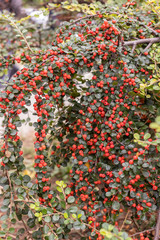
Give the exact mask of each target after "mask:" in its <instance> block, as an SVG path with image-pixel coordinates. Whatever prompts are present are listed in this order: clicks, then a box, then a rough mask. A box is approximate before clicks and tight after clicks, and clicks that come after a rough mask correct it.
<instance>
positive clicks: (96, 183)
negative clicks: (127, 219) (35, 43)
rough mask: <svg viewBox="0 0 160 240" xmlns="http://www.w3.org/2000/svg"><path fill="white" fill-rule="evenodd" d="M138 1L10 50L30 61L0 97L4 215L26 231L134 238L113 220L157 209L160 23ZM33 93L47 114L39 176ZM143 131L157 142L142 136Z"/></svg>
mask: <svg viewBox="0 0 160 240" xmlns="http://www.w3.org/2000/svg"><path fill="white" fill-rule="evenodd" d="M135 9H136V3H135V2H130V1H128V2H127V3H126V4H124V5H123V8H121V9H118V10H117V9H116V8H113V9H111V8H109V9H108V8H107V7H106V8H103V9H102V10H100V11H98V12H96V14H94V15H92V16H87V17H84V18H81V19H78V20H75V21H71V22H70V23H68V22H66V23H64V24H63V26H62V27H61V28H60V29H58V31H57V33H56V38H55V39H54V40H53V42H52V47H50V48H49V49H47V50H45V51H41V50H39V51H38V52H36V51H35V52H34V51H33V50H32V49H31V48H30V46H29V45H28V48H29V50H32V52H31V51H29V50H27V51H26V52H23V53H21V54H20V56H19V57H15V58H14V59H13V58H11V59H10V62H11V63H12V62H13V61H15V62H19V63H23V65H25V66H24V68H22V69H21V70H20V71H18V72H17V73H16V75H15V76H14V77H13V78H12V81H10V82H9V84H8V86H7V87H6V88H5V90H4V91H2V92H1V96H0V102H1V104H0V108H1V116H4V117H5V119H4V125H5V130H4V143H3V146H2V151H1V158H2V162H1V165H2V170H3V172H4V177H3V178H1V184H2V186H3V190H4V201H3V204H4V206H3V207H2V210H3V211H6V215H4V216H3V218H4V219H7V220H8V221H11V223H12V224H15V222H16V221H17V220H18V221H22V223H23V225H24V227H23V228H22V229H20V231H19V232H18V233H17V237H16V239H27V236H28V237H29V238H30V239H69V236H70V235H69V234H72V230H73V229H76V230H79V231H80V233H79V236H80V239H97V240H101V239H104V238H105V239H130V238H129V237H128V235H127V234H126V233H121V232H120V233H119V232H118V230H117V229H116V228H114V227H113V226H112V225H109V224H107V223H111V224H115V225H116V226H118V222H117V219H118V216H119V215H120V214H121V213H122V212H125V211H128V210H129V211H130V212H131V215H132V216H131V218H132V219H133V220H134V221H138V222H139V224H141V223H144V222H145V221H147V220H150V218H151V216H152V213H153V212H155V211H156V210H157V207H158V206H159V201H160V198H159V191H160V186H159V183H160V182H159V173H160V165H159V148H157V142H156V144H154V141H155V138H156V136H155V131H154V130H153V129H155V128H154V126H153V125H152V128H151V129H150V128H149V124H150V123H151V122H154V120H155V117H156V116H157V115H159V108H158V107H159V101H157V100H158V99H157V98H159V95H158V93H159V85H158V84H159V81H158V80H156V81H155V80H153V79H154V78H155V75H154V74H155V68H154V66H155V65H154V63H155V58H154V56H155V55H154V54H156V49H155V50H154V46H153V50H152V52H151V54H150V48H151V46H152V44H153V43H155V44H156V48H157V49H158V47H159V32H160V30H159V28H158V26H157V22H156V21H157V15H156V13H155V12H153V11H148V12H145V11H144V12H143V11H135ZM155 35H156V36H155ZM21 36H22V35H21ZM22 37H23V36H22ZM135 39H136V40H135ZM131 40H133V41H131ZM148 44H149V45H148ZM7 62H8V59H6V58H3V59H2V61H1V63H0V65H1V66H4V67H5V66H7ZM151 81H152V82H151ZM150 84H151V86H152V87H153V88H152V87H151V86H150ZM31 95H34V97H35V103H34V105H33V106H34V110H35V113H34V114H36V115H37V117H38V119H37V122H35V123H34V124H33V126H34V127H35V136H36V141H35V143H34V145H35V164H34V167H35V171H36V181H34V180H33V181H31V179H30V177H29V176H28V175H25V176H23V175H22V174H21V172H22V171H23V170H24V169H25V166H24V163H23V152H22V150H21V148H22V141H21V139H20V137H19V136H18V127H20V126H21V120H20V117H19V116H20V114H21V113H27V111H28V109H27V106H29V105H30V104H31V101H30V98H31ZM157 95H158V96H157ZM158 123H159V122H158ZM134 138H135V139H136V141H135V140H134ZM143 140H145V141H147V144H145V145H143V144H142V145H141V144H139V143H141V141H143ZM150 143H152V144H150ZM67 164H70V165H71V166H72V169H71V170H70V182H69V183H68V186H67V185H66V184H65V183H64V182H63V181H58V182H56V186H55V184H54V182H53V179H52V177H51V173H52V171H53V169H54V167H55V166H56V165H57V166H58V167H60V166H66V165H67ZM55 188H56V189H55ZM9 219H10V220H9ZM106 222H107V223H106ZM35 226H36V228H34V227H35ZM5 227H6V228H7V227H8V226H5ZM119 227H120V226H119ZM29 228H31V229H33V230H32V231H31V230H30V229H29ZM9 231H10V232H7V233H6V230H5V231H4V232H2V233H1V234H2V235H4V238H5V239H6V237H7V239H12V236H11V235H12V234H11V233H12V231H14V230H13V229H12V231H11V230H9ZM25 231H26V234H27V236H25V235H24V236H23V237H22V235H21V234H23V233H24V232H25ZM6 234H7V235H6ZM24 234H25V233H24ZM70 237H71V236H70ZM148 237H149V235H148ZM148 237H146V238H145V237H143V234H141V236H140V239H141V240H142V239H146V240H148V239H149V238H148ZM2 239H3V238H2ZM134 239H135V238H134ZM151 239H152V238H151Z"/></svg>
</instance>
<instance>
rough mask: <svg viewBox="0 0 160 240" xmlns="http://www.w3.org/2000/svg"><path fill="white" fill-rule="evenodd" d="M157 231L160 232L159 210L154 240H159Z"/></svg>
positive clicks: (159, 210)
mask: <svg viewBox="0 0 160 240" xmlns="http://www.w3.org/2000/svg"><path fill="white" fill-rule="evenodd" d="M159 230H160V208H159V209H158V217H157V224H156V229H155V231H156V232H155V236H154V240H158V239H159Z"/></svg>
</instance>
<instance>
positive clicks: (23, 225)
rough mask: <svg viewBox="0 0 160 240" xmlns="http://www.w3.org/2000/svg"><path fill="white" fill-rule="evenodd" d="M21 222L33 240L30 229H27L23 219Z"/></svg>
mask: <svg viewBox="0 0 160 240" xmlns="http://www.w3.org/2000/svg"><path fill="white" fill-rule="evenodd" d="M21 221H22V223H23V226H24V228H25V229H26V232H27V233H28V236H29V237H30V239H32V240H33V238H32V235H31V233H30V232H29V230H28V228H27V226H26V224H25V222H24V220H23V219H22V220H21Z"/></svg>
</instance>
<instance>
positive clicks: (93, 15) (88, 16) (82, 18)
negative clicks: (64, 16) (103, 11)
mask: <svg viewBox="0 0 160 240" xmlns="http://www.w3.org/2000/svg"><path fill="white" fill-rule="evenodd" d="M95 16H98V14H92V15H87V16H85V17H81V18H78V19H77V20H75V21H74V22H72V23H71V24H69V26H71V25H73V24H75V23H77V22H79V21H81V20H84V19H87V18H90V17H95Z"/></svg>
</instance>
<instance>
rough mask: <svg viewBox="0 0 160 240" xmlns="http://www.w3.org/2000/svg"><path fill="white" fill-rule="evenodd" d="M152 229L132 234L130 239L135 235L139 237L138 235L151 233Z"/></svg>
mask: <svg viewBox="0 0 160 240" xmlns="http://www.w3.org/2000/svg"><path fill="white" fill-rule="evenodd" d="M154 229H155V228H150V229H147V230H144V231H142V232H138V233H134V234H132V235H131V236H130V237H134V236H136V235H139V234H141V233H145V232H151V231H153V230H154Z"/></svg>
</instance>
